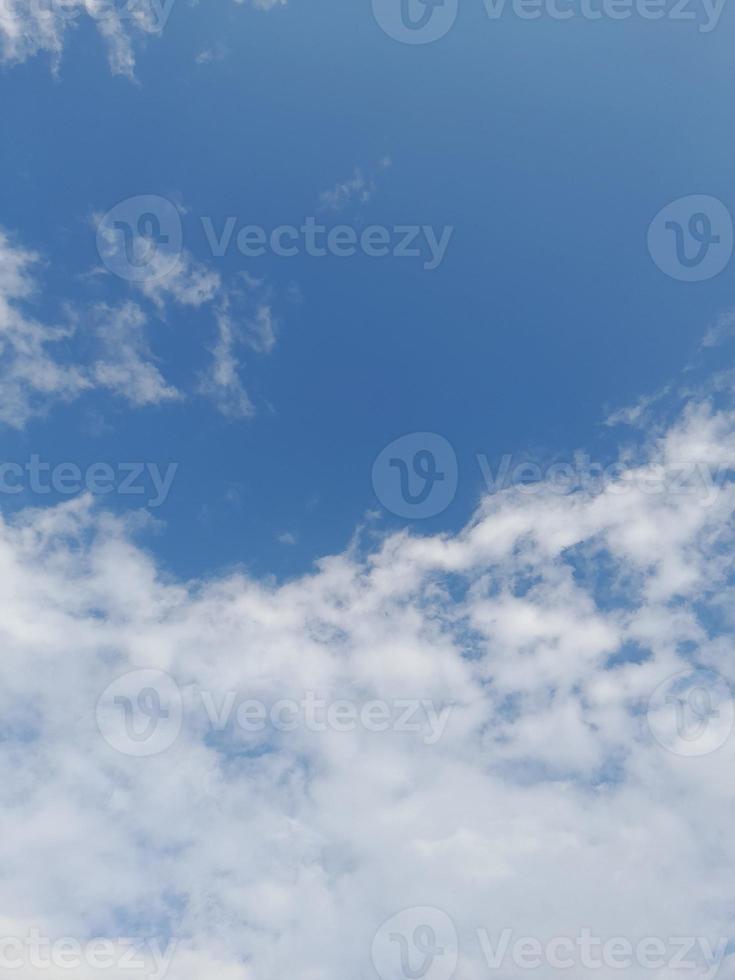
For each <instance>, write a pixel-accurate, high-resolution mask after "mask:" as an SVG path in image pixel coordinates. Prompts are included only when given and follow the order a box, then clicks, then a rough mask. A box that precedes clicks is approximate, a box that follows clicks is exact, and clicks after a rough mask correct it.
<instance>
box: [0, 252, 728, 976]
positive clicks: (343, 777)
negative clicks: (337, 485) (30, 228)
mask: <svg viewBox="0 0 735 980" xmlns="http://www.w3.org/2000/svg"><path fill="white" fill-rule="evenodd" d="M6 275H8V273H7V272H6ZM9 275H10V278H11V281H12V282H14V283H15V286H14V287H13V288H15V289H16V290H18V289H22V288H23V286H22V282H23V278H22V273H21V272H20V271H16V272H15V274H13V273H12V272H11V273H9ZM13 275H15V278H13ZM694 461H696V462H697V463H702V464H706V465H708V466H711V467H712V468H713V469H714V470H717V471H718V472H720V473H721V474H723V479H722V481H721V488H720V492H719V493H718V494H717V495H716V497H715V498H714V499H711V500H709V501H708V505H707V506H705V505H704V504H703V502H702V499H701V496H700V495H698V494H691V493H687V492H685V491H686V488H684V492H679V493H676V494H673V493H670V494H665V495H662V494H650V493H647V492H646V489H645V480H636V481H635V485H634V487H633V489H632V490H631V489H630V487H628V489H627V490H626V492H625V493H624V494H623V493H617V492H616V487H615V485H610V486H607V487H606V488H605V489H604V491H603V492H601V493H591V492H590V493H587V492H580V493H573V494H569V495H567V496H563V497H561V496H559V495H558V494H554V493H544V492H538V493H535V494H534V495H532V496H531V495H524V494H523V493H521V492H518V491H517V490H514V489H509V490H506V491H503V492H501V493H498V494H496V495H494V496H492V497H488V498H486V499H485V500H483V501H482V502H481V504H480V506H479V508H478V510H477V512H476V514H475V515H474V517H473V519H472V520H471V521H470V523H469V524H468V525H467V526H466V527H465V528H464V529H463V530H461V531H460V532H458V533H456V534H442V535H435V536H421V535H417V534H409V533H408V532H399V533H394V534H390V535H388V536H386V537H384V538H382V539H378V540H376V539H372V538H369V537H368V538H366V537H365V535H364V534H363V535H362V536H360V535H358V536H357V537H356V539H355V542H354V543H353V545H352V547H351V548H350V549H348V550H347V551H346V552H345V553H344V554H340V555H336V556H332V557H328V558H325V559H323V560H322V561H321V562H319V564H318V566H317V567H316V568H315V570H314V571H313V572H312V573H310V574H308V575H305V576H303V577H301V578H298V579H295V580H293V581H290V582H286V583H282V584H276V583H273V582H269V581H258V580H254V579H252V578H249V577H248V576H246V575H244V574H230V575H227V576H225V577H220V578H213V579H210V580H202V581H193V582H187V583H184V582H177V581H172V580H171V579H170V577H169V576H167V575H165V574H164V573H163V572H162V571H160V570H159V569H158V568H157V567H156V563H155V561H154V560H153V559H152V558H151V557H150V555H148V554H147V553H146V551H145V550H144V549H143V548H142V547H141V546H140V545H139V544H136V534H137V533H138V531H139V530H140V528H139V527H138V526H137V525H136V523H135V522H134V521H132V519H130V520H128V521H121V520H119V519H113V518H112V517H111V516H110V515H109V514H106V513H105V512H104V511H100V510H97V509H96V508H95V507H94V506H93V505H92V504H91V502H90V501H89V500H88V499H86V498H80V499H78V500H75V501H74V502H72V503H69V504H66V505H64V506H61V507H57V508H53V509H42V510H37V511H26V512H24V513H23V514H21V515H20V516H19V517H17V518H15V519H14V520H13V521H12V522H9V523H8V522H6V523H3V524H2V525H0V563H1V564H2V571H3V574H2V575H0V610H1V615H0V622H1V623H2V633H3V636H2V647H3V656H2V658H0V718H2V719H3V721H2V728H1V729H0V762H1V763H2V768H3V771H4V773H5V778H4V779H3V780H2V784H1V785H0V795H1V796H2V807H1V808H0V813H1V816H0V867H1V868H2V874H1V875H0V904H1V906H2V907H3V908H4V909H6V910H10V909H12V910H13V912H12V915H10V916H9V917H8V918H7V919H6V920H5V921H4V923H3V929H2V930H0V931H2V933H3V935H5V936H13V935H20V936H25V935H26V933H27V931H28V929H29V928H30V926H31V925H33V926H35V927H37V928H38V929H40V930H42V931H43V932H44V934H45V935H49V936H58V935H64V936H75V937H77V938H78V939H79V940H80V941H88V940H90V939H91V938H93V937H99V936H104V937H108V938H115V939H120V938H121V937H126V936H127V937H130V936H138V937H145V939H146V942H148V943H152V942H153V941H154V940H155V942H156V943H158V944H160V948H162V949H166V948H167V944H168V943H170V942H172V941H174V940H175V943H176V947H175V952H174V953H173V960H172V965H171V968H170V970H171V973H170V975H171V976H175V977H177V978H183V980H189V978H202V980H203V978H205V977H211V976H212V974H213V972H216V974H217V975H218V976H221V977H224V978H227V980H250V978H253V980H255V978H258V980H262V978H270V977H274V978H275V977H282V976H285V975H291V974H298V975H299V976H303V977H308V978H319V980H343V978H344V977H346V976H360V977H364V978H373V980H375V978H377V976H378V974H377V973H376V968H377V969H379V970H381V974H380V975H381V977H382V978H383V980H386V969H385V964H384V962H383V959H381V955H380V950H378V955H377V958H376V952H375V941H377V942H378V945H379V944H380V938H378V940H375V937H376V934H378V936H379V937H380V932H379V931H380V927H381V925H382V923H384V922H385V921H386V920H387V919H388V918H389V917H391V916H393V915H395V914H396V913H399V912H400V911H401V910H404V909H415V908H417V907H419V908H426V907H428V908H429V909H433V910H435V911H434V912H432V913H426V914H433V915H437V914H439V913H437V912H436V910H440V914H441V915H443V916H446V917H448V919H449V920H450V921H451V922H452V923H453V924H454V928H456V930H457V936H458V946H457V950H456V967H455V970H454V975H455V976H456V977H457V978H460V980H477V978H483V977H488V976H500V975H507V972H502V971H499V970H497V969H495V970H493V969H492V967H491V966H489V965H488V960H487V957H486V956H485V955H484V953H483V944H482V943H480V942H478V940H477V936H478V930H486V933H487V936H486V939H487V941H488V942H490V943H491V944H495V943H496V939H497V937H498V935H499V934H500V933H501V932H502V931H503V930H504V929H512V930H513V931H514V934H517V935H523V936H531V937H536V938H537V939H538V940H540V941H545V940H547V939H549V938H550V937H560V936H561V937H563V936H576V935H578V934H579V932H580V930H582V929H589V930H592V932H593V933H594V934H595V935H597V936H600V937H602V938H603V939H605V938H607V937H612V936H617V937H620V936H622V937H627V938H628V940H630V941H631V942H634V941H636V940H637V939H639V938H641V937H659V938H660V939H661V940H662V941H668V938H669V937H704V938H706V940H707V941H708V942H709V943H711V946H712V949H713V950H714V949H717V948H719V950H720V952H719V955H720V957H722V956H723V955H724V954H725V947H724V946H722V945H720V946H719V947H718V943H719V941H720V939H721V938H722V937H724V938H725V939H727V938H728V937H730V936H731V935H732V934H733V902H732V864H733V858H735V844H733V840H732V834H731V832H730V824H731V820H730V812H731V809H732V805H733V802H734V797H735V784H734V783H733V780H732V778H731V777H732V772H733V768H734V766H735V737H732V736H731V737H729V738H727V737H726V736H727V735H728V732H727V731H725V732H722V731H721V730H720V729H719V728H717V725H718V724H720V723H723V722H724V721H726V720H727V712H726V705H725V703H724V702H723V703H720V704H719V705H715V706H714V708H713V711H712V712H711V714H712V717H713V718H714V719H715V721H714V724H715V732H716V735H717V739H716V744H714V745H710V746H709V747H708V748H709V749H710V750H708V751H706V752H705V753H703V754H699V755H696V756H693V755H691V754H689V755H687V754H686V752H685V751H680V750H679V749H681V747H682V745H683V743H681V744H679V743H677V741H676V732H675V731H674V732H672V738H671V741H670V743H669V744H668V747H667V746H666V745H662V744H661V739H660V737H654V735H653V734H652V730H651V727H650V726H649V724H648V722H647V719H646V712H647V707H648V705H649V699H650V698H651V695H652V694H653V692H654V691H656V689H657V688H659V687H660V685H661V684H666V683H667V682H668V679H669V678H671V677H672V676H673V675H676V674H677V673H679V672H682V671H687V670H690V669H691V667H692V665H693V664H696V665H697V666H698V667H699V668H701V669H706V670H707V671H711V672H716V674H717V675H718V676H719V677H720V678H721V679H722V680H723V681H724V682H725V683H726V684H729V685H731V686H734V685H735V661H733V656H732V650H733V641H732V635H733V616H732V596H733V588H732V581H733V550H732V544H733V541H732V538H733V521H732V518H733V510H734V508H735V491H734V489H733V485H732V483H731V482H730V480H729V476H730V475H731V471H732V470H734V469H735V411H734V410H733V407H732V406H731V405H729V404H728V405H726V404H723V403H722V399H721V398H720V399H718V400H717V402H716V401H715V400H713V398H711V397H710V396H709V395H708V394H706V393H704V394H701V395H699V396H696V397H692V398H690V399H689V400H688V402H687V403H686V404H685V405H684V406H683V407H682V409H681V411H680V412H679V414H678V416H677V417H676V418H675V420H674V421H673V422H672V423H671V424H669V425H668V427H667V428H665V429H663V430H662V431H656V432H655V433H653V434H652V435H651V439H650V445H649V450H648V456H647V459H646V461H645V463H644V464H643V471H645V469H646V468H648V469H650V471H651V472H652V473H654V472H656V473H659V472H660V470H661V468H664V469H673V468H677V469H678V468H679V467H681V466H683V465H684V464H687V463H691V462H694ZM643 475H645V473H644V472H643ZM141 671H144V672H146V673H144V674H142V675H141V673H140V672H141ZM156 677H159V678H160V677H165V678H168V680H166V681H165V683H163V686H161V685H160V684H159V685H158V686H157V685H156V682H155V678H156ZM141 678H143V679H144V681H145V683H144V686H143V687H142V688H141ZM151 678H154V679H153V680H151ZM105 692H107V693H105ZM113 695H114V696H113ZM307 696H311V697H312V698H318V699H319V700H320V701H321V702H322V703H324V704H334V703H336V702H344V703H347V704H351V705H352V706H353V708H354V706H358V708H360V710H362V709H364V707H365V705H368V704H372V705H374V704H375V703H378V704H382V705H386V704H387V705H389V706H390V707H391V709H392V707H394V706H395V705H396V704H397V703H398V702H400V703H402V704H405V703H406V702H410V703H416V702H418V703H421V704H424V705H429V704H430V705H432V706H433V707H434V708H435V709H436V710H437V711H440V712H444V718H445V720H446V724H445V725H444V726H443V728H442V729H441V732H439V735H438V737H436V738H433V737H430V736H432V735H436V734H437V732H438V729H437V728H432V727H431V726H429V724H428V721H427V719H428V717H429V716H428V714H424V715H419V716H417V717H419V720H420V723H419V726H418V728H416V727H414V728H408V729H406V728H405V726H403V727H402V726H399V725H397V724H395V723H394V722H391V724H390V725H389V726H388V728H387V729H385V728H381V729H380V730H375V728H374V726H372V727H371V726H370V725H368V724H365V723H361V724H357V725H352V726H350V725H349V724H345V723H344V722H345V718H346V717H347V714H346V709H344V708H342V709H340V712H338V713H337V712H336V713H334V714H333V715H332V717H331V721H330V722H329V723H328V724H326V726H325V727H320V726H316V727H315V726H314V725H309V724H305V723H304V721H303V717H300V718H297V719H296V721H295V723H292V722H293V721H294V719H293V718H292V717H291V716H290V715H288V712H287V711H282V708H283V702H284V701H285V702H287V703H292V704H302V703H303V701H304V698H305V697H307ZM100 698H102V701H101V702H100ZM242 699H248V700H250V701H256V702H258V703H260V704H262V705H265V706H267V708H268V715H267V720H266V723H265V724H263V723H262V722H261V724H259V725H253V724H251V723H250V722H252V720H253V718H254V715H253V714H252V713H250V711H251V709H250V708H249V709H248V713H247V714H246V719H247V720H249V721H248V722H247V723H246V721H244V720H243V715H242V714H240V715H239V719H240V723H234V721H233V719H235V718H236V717H238V716H237V714H236V711H235V709H236V708H237V706H238V705H240V704H241V703H242ZM667 703H668V702H663V707H662V708H661V711H666V710H668V708H667V707H666V704H667ZM100 704H102V705H103V709H102V713H100V711H101V709H100ZM274 706H275V707H274ZM121 708H123V709H126V710H125V711H122V712H121V711H120V709H121ZM154 708H155V710H154ZM127 709H130V710H129V711H128V710H127ZM445 709H449V710H448V711H445ZM370 710H372V711H374V712H375V714H374V715H373V718H377V717H379V716H380V711H376V710H375V709H374V708H373V709H370ZM273 712H275V714H274V713H273ZM279 712H281V713H280V714H279ZM118 716H119V718H118V721H117V722H116V721H115V718H117V717H118ZM126 717H127V722H129V723H132V727H128V728H126V727H125V719H126ZM275 717H278V718H280V723H274V721H273V719H274V718H275ZM361 717H362V718H363V722H364V718H365V716H364V714H363V715H361ZM383 717H384V716H383ZM657 717H658V716H657ZM717 718H719V722H718V721H717ZM664 720H665V719H664ZM707 720H708V719H707V718H705V721H707ZM147 722H148V723H151V724H153V727H156V726H157V725H160V726H161V728H160V737H161V738H162V739H163V741H159V742H154V743H151V744H152V745H153V749H154V750H153V751H151V752H150V753H148V750H147V748H146V746H147V744H148V743H146V742H145V738H146V733H145V731H143V729H145V727H146V723H147ZM115 724H117V725H118V727H117V729H115V728H114V725H115ZM111 725H112V726H113V727H112V728H110V726H111ZM141 725H142V728H141ZM172 726H173V727H172ZM131 733H133V735H134V736H135V737H133V735H131ZM720 735H724V736H725V737H723V738H720V737H719V736H720ZM131 738H132V741H131ZM136 738H137V740H138V741H137V742H136V741H135V739H136ZM156 738H159V734H157V735H156ZM720 742H721V743H722V744H720ZM136 744H139V745H140V746H142V748H141V749H140V751H138V750H136V749H135V745H136ZM126 746H127V748H126ZM677 746H678V747H677ZM714 749H716V751H714ZM695 882H696V887H693V883H695ZM488 937H489V938H488ZM408 938H411V937H408ZM485 945H486V946H487V943H486V944H485ZM147 948H151V947H150V946H149V947H147ZM698 949H700V952H701V947H698ZM692 955H693V956H694V954H692ZM146 962H147V964H148V965H147V967H146V970H147V971H148V972H147V973H146V975H149V976H150V975H153V972H154V968H153V964H152V960H151V958H150V957H149V958H148V960H147V961H146ZM730 963H731V961H730V960H729V958H727V957H726V958H725V959H724V962H723V964H722V966H721V975H722V976H723V977H731V976H733V972H734V971H733V966H732V965H730ZM376 964H377V967H376ZM32 972H33V971H32V970H31V969H30V968H28V970H27V972H26V973H22V972H18V973H16V975H17V976H23V977H24V976H26V975H29V976H30V975H31V973H32ZM541 972H542V973H543V971H541ZM619 972H620V971H619V970H615V969H614V968H611V967H603V968H601V969H599V970H597V971H596V973H595V975H597V976H599V977H608V976H614V975H619ZM709 973H710V975H711V971H709ZM33 975H36V974H35V973H34V974H33ZM78 975H85V974H82V973H81V972H80V973H79V974H78ZM89 975H92V973H90V974H89ZM95 975H96V974H95ZM106 975H107V976H108V977H109V976H114V977H115V978H117V977H118V975H119V976H129V975H130V973H129V972H127V973H126V972H124V971H122V970H120V971H118V972H114V971H113V972H112V973H110V972H109V971H108V972H107V973H106ZM141 975H142V974H141ZM405 975H406V974H405V973H401V971H400V970H398V971H396V972H394V973H393V974H391V976H394V977H395V978H398V977H399V976H405ZM426 975H428V976H431V977H440V976H441V977H444V976H445V974H444V973H433V972H432V973H428V974H426ZM546 975H558V972H555V971H551V972H548V971H547V974H546ZM569 975H577V974H574V973H571V974H569ZM626 975H628V976H636V977H637V976H641V977H643V976H646V977H655V978H657V980H664V978H665V980H670V978H672V977H674V976H676V977H681V976H692V977H694V976H700V975H708V968H707V963H706V962H705V961H703V960H702V957H701V956H700V960H699V961H697V962H696V965H694V961H693V965H692V966H691V968H690V969H688V970H686V969H685V970H682V969H677V968H674V967H672V966H671V964H668V965H667V966H664V967H660V968H657V969H650V968H648V969H645V968H643V967H640V966H634V967H633V968H632V969H629V970H626Z"/></svg>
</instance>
